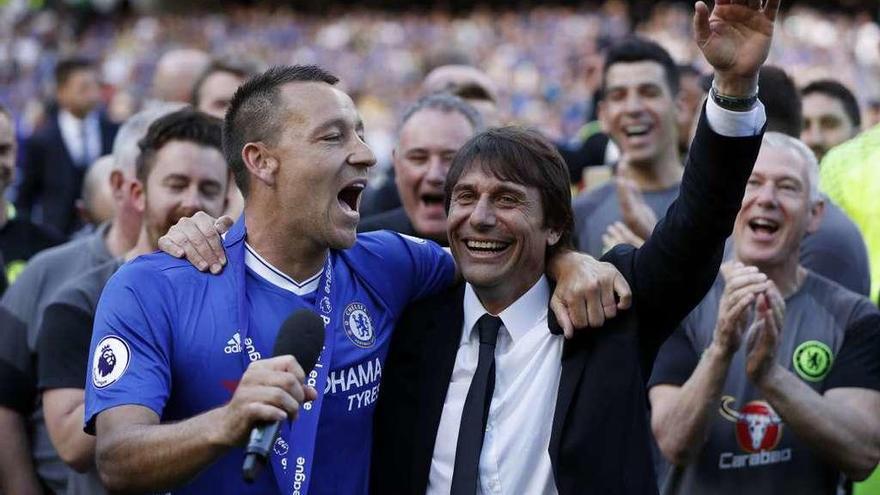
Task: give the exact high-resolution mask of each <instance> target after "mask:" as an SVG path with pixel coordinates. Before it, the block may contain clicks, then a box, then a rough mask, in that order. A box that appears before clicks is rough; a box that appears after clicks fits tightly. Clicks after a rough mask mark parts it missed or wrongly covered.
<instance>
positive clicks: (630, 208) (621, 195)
mask: <svg viewBox="0 0 880 495" xmlns="http://www.w3.org/2000/svg"><path fill="white" fill-rule="evenodd" d="M614 183H615V186H617V201H618V203H620V214H621V216H622V217H623V222H624V223H625V224H626V227H627V228H628V230H630V231H631V232H632V233H633V234H634V235H635V236H636V237H637V238H640V239H643V240H642V243H644V242H645V241H644V239H647V238H648V237H651V232H653V231H654V227H655V226H656V225H657V215H656V214H655V213H654V210H652V209H651V207H650V206H648V203H646V202H645V196H644V195H643V194H642V191H641V190H639V186H638V184H636V183H635V181H634V180H632V179H628V178H626V177H617V178H616V179H615V180H614ZM630 244H632V243H630ZM638 246H641V244H639V245H638ZM638 246H636V247H638Z"/></svg>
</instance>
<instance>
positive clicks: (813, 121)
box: [801, 79, 862, 163]
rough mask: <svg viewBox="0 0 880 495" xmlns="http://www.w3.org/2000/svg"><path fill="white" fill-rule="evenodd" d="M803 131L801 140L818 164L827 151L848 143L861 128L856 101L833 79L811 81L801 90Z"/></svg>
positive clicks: (860, 118)
mask: <svg viewBox="0 0 880 495" xmlns="http://www.w3.org/2000/svg"><path fill="white" fill-rule="evenodd" d="M801 99H802V100H803V107H804V112H803V113H804V129H803V131H801V139H802V140H803V141H804V143H806V144H807V146H809V147H810V149H812V150H813V153H815V154H816V158H817V159H818V160H819V162H820V163H821V161H822V158H824V157H825V153H828V150H830V149H831V148H833V147H835V146H837V145H838V144H841V143H843V142H844V141H848V140H850V139H852V138H854V137H856V134H858V133H859V132H860V131H861V129H862V115H861V113H860V110H859V102H858V101H857V100H856V97H855V96H854V95H853V94H852V92H851V91H850V90H849V89H847V88H846V86H844V85H843V84H840V83H839V82H837V81H835V80H833V79H822V80H820V81H813V82H811V83H810V84H808V85H807V86H806V87H804V89H802V90H801Z"/></svg>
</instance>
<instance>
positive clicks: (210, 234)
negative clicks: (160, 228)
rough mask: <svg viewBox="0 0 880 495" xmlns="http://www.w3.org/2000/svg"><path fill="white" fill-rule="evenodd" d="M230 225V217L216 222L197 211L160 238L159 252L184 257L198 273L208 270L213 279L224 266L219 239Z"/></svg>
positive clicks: (231, 222)
mask: <svg viewBox="0 0 880 495" xmlns="http://www.w3.org/2000/svg"><path fill="white" fill-rule="evenodd" d="M233 223H234V221H233V220H232V218H231V217H228V216H222V217H220V218H217V219H215V218H214V217H212V216H211V215H208V214H207V213H205V212H203V211H200V212H198V213H196V214H195V215H193V216H191V217H184V218H181V219H180V220H178V221H177V223H176V224H175V225H173V226H172V227H171V228H170V229H169V230H168V233H166V234H165V235H163V236H162V237H160V238H159V249H161V250H162V251H165V252H166V253H168V254H170V255H171V256H174V257H176V258H182V257H184V256H186V260H187V261H189V262H190V263H192V264H193V266H195V267H196V268H198V269H199V270H200V271H205V270H207V269H209V268H210V269H211V273H213V274H215V275H216V274H218V273H220V271H221V270H223V266H224V265H225V264H226V253H225V251H223V241H222V239H221V238H220V236H221V235H223V234H224V233H226V231H227V230H229V228H230V227H232V224H233Z"/></svg>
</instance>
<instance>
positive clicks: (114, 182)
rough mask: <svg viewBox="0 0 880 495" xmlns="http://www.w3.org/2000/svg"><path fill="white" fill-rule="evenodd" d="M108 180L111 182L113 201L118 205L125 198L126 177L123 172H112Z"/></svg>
mask: <svg viewBox="0 0 880 495" xmlns="http://www.w3.org/2000/svg"><path fill="white" fill-rule="evenodd" d="M108 180H109V181H110V192H111V194H112V195H113V201H114V202H116V203H118V202H120V201H122V200H123V199H124V198H125V191H124V190H123V186H125V176H124V175H123V174H122V171H120V170H112V171H111V172H110V177H109V179H108Z"/></svg>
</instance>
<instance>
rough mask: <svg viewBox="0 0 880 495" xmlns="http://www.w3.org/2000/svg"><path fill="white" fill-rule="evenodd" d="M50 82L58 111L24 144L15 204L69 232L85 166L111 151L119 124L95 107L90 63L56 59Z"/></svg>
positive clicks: (38, 219)
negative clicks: (53, 75)
mask: <svg viewBox="0 0 880 495" xmlns="http://www.w3.org/2000/svg"><path fill="white" fill-rule="evenodd" d="M55 84H56V90H55V97H56V99H57V102H58V111H57V113H55V114H53V115H52V116H51V117H50V119H49V121H48V123H47V124H46V125H45V127H43V128H42V129H40V130H39V131H37V132H35V133H34V134H33V135H32V136H31V137H30V139H28V140H27V141H26V142H25V145H24V154H25V156H24V166H23V169H24V170H23V172H24V176H23V180H22V182H21V186H20V187H19V190H18V198H17V202H16V203H17V206H18V208H19V210H21V213H22V214H23V215H25V216H29V217H30V218H31V219H32V220H34V221H35V222H37V223H41V224H44V225H49V226H51V227H54V228H55V229H57V230H58V231H59V232H61V233H63V234H70V233H72V232H73V231H74V230H76V228H77V227H78V225H77V216H76V207H75V203H76V200H77V198H79V195H80V191H81V189H82V181H83V175H84V174H85V171H86V168H88V166H89V165H91V164H92V162H94V161H95V160H96V159H98V157H100V156H103V155H106V154H109V153H110V151H111V148H112V145H113V137H114V136H115V135H116V130H117V128H118V126H117V125H116V124H114V123H112V122H110V121H109V120H107V119H106V117H105V116H104V115H102V114H101V113H100V112H99V111H98V105H99V104H100V102H101V95H100V86H99V83H98V74H97V71H96V70H95V68H94V66H93V65H92V63H91V62H90V61H88V60H85V59H82V58H70V59H65V60H61V61H59V62H58V65H56V67H55Z"/></svg>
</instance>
